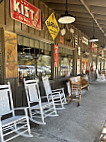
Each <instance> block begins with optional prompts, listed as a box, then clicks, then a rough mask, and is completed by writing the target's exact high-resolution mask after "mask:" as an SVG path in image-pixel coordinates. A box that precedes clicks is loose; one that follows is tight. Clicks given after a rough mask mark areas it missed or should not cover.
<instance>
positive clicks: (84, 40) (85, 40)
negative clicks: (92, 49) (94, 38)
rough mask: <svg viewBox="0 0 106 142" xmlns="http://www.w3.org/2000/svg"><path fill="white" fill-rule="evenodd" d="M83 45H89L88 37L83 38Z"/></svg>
mask: <svg viewBox="0 0 106 142" xmlns="http://www.w3.org/2000/svg"><path fill="white" fill-rule="evenodd" d="M82 43H84V44H86V45H88V39H87V38H86V37H84V36H83V37H82Z"/></svg>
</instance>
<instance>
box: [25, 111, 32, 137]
mask: <svg viewBox="0 0 106 142" xmlns="http://www.w3.org/2000/svg"><path fill="white" fill-rule="evenodd" d="M25 115H26V121H27V125H28V133H29V135H30V136H32V135H31V129H30V124H29V118H28V112H27V109H25Z"/></svg>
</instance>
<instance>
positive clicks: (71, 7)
mask: <svg viewBox="0 0 106 142" xmlns="http://www.w3.org/2000/svg"><path fill="white" fill-rule="evenodd" d="M47 5H48V7H50V8H51V9H53V10H60V11H61V10H64V11H65V10H66V7H65V5H64V4H61V6H60V4H58V3H57V4H54V3H52V4H50V3H49V4H47ZM68 11H75V12H76V11H77V12H81V13H87V11H86V9H85V8H84V7H83V6H82V5H74V4H73V5H70V4H69V5H68Z"/></svg>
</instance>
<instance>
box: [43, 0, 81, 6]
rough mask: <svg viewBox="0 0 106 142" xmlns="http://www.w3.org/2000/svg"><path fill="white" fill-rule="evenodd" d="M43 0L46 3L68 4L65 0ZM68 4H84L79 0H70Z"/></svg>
mask: <svg viewBox="0 0 106 142" xmlns="http://www.w3.org/2000/svg"><path fill="white" fill-rule="evenodd" d="M41 1H42V2H44V3H46V4H47V3H55V4H57V3H59V4H66V1H65V0H41ZM68 4H77V5H82V4H81V2H80V1H79V0H71V1H68Z"/></svg>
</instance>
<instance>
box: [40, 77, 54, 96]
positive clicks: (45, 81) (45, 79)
mask: <svg viewBox="0 0 106 142" xmlns="http://www.w3.org/2000/svg"><path fill="white" fill-rule="evenodd" d="M42 81H43V85H44V88H45V91H46V94H47V95H51V94H52V91H51V86H50V83H49V80H48V76H45V77H42Z"/></svg>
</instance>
